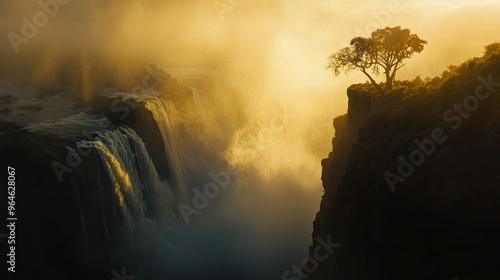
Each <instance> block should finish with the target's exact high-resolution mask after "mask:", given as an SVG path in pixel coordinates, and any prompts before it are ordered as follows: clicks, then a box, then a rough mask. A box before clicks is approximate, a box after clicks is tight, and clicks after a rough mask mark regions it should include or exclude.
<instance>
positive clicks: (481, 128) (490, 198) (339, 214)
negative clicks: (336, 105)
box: [310, 43, 500, 280]
mask: <svg viewBox="0 0 500 280" xmlns="http://www.w3.org/2000/svg"><path fill="white" fill-rule="evenodd" d="M349 92H350V96H349V97H350V102H351V98H358V99H357V100H360V102H361V101H362V102H368V104H369V105H370V106H368V107H369V108H370V112H369V114H365V115H363V114H358V118H355V119H352V118H351V116H349V124H348V125H349V130H351V129H354V128H355V129H358V130H359V131H357V132H359V133H356V134H354V135H355V136H354V137H355V139H350V142H352V143H355V144H354V145H353V146H352V150H351V154H350V157H349V159H348V161H347V165H346V169H345V173H343V177H342V179H341V182H340V183H339V184H336V185H334V184H332V181H331V180H324V187H325V197H324V198H323V203H322V207H321V211H320V213H318V216H317V219H316V221H315V231H314V233H313V239H314V240H316V238H318V237H322V238H326V236H330V237H331V238H332V240H333V242H337V243H341V244H342V246H341V247H340V248H339V249H338V250H337V252H336V253H335V257H332V258H330V259H328V260H327V261H325V262H322V263H321V264H320V265H319V267H318V269H317V271H316V274H314V275H312V277H311V278H310V279H346V280H347V279H370V280H371V279H401V278H403V279H446V278H447V279H454V278H455V277H456V276H458V279H493V277H498V276H499V275H500V272H499V271H498V269H497V267H498V265H497V264H498V262H499V261H500V255H499V254H498V252H500V241H499V240H498V236H499V235H500V226H499V225H500V215H499V213H500V203H498V202H499V201H500V175H499V174H500V162H499V160H498V159H499V158H500V98H499V97H498V94H499V92H500V43H493V44H490V45H488V46H487V47H486V48H485V53H484V56H483V57H479V58H473V59H470V60H468V61H466V62H465V63H463V64H462V65H459V66H450V67H448V69H447V70H446V71H444V72H443V73H442V74H441V75H440V76H439V77H435V78H432V79H431V78H427V79H425V80H423V79H421V78H419V77H417V78H416V79H414V80H412V81H400V82H396V83H395V84H394V88H393V89H391V90H389V91H388V92H387V95H377V93H376V92H374V90H373V89H372V88H371V87H370V84H360V85H354V86H352V87H351V88H350V89H349ZM367 100H368V101H367ZM363 108H365V109H363ZM354 110H366V106H365V107H363V106H360V105H359V104H352V106H351V104H350V105H349V112H348V114H349V115H351V114H356V113H359V112H355V111H354ZM354 121H355V122H356V123H353V122H354ZM353 126H354V128H353ZM436 132H439V133H438V134H439V135H438V134H436ZM342 133H346V132H345V131H344V132H342ZM336 134H337V138H338V137H339V136H338V134H339V131H337V133H336ZM438 140H439V141H438ZM334 154H335V153H332V154H331V156H330V158H329V159H326V160H325V161H326V162H333V161H335V160H336V159H335V158H333V157H332V155H334ZM323 166H324V170H323V177H324V178H329V176H333V173H335V172H337V171H338V170H335V169H334V168H332V167H331V166H332V164H325V162H324V163H323ZM325 174H326V175H325ZM387 174H391V175H389V176H387ZM337 176H338V175H337ZM325 201H330V202H331V203H326V202H325ZM315 245H316V244H313V247H312V248H314V246H315Z"/></svg>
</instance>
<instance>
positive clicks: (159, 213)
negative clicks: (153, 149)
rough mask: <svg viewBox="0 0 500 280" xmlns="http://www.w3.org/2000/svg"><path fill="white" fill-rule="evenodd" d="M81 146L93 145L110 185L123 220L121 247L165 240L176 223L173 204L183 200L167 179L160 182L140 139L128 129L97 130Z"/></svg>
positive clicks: (139, 245)
mask: <svg viewBox="0 0 500 280" xmlns="http://www.w3.org/2000/svg"><path fill="white" fill-rule="evenodd" d="M78 146H80V147H82V148H94V149H95V150H96V151H97V152H98V154H99V156H100V158H101V160H102V162H103V164H104V166H105V169H106V170H105V171H104V172H106V173H107V174H108V175H109V178H110V180H111V182H112V184H113V186H112V187H113V191H114V194H115V197H116V199H117V201H118V203H119V206H120V207H119V209H120V215H121V218H122V219H123V225H122V230H121V231H120V236H119V240H120V244H121V245H123V247H121V248H120V249H122V250H131V249H134V248H135V249H137V248H143V247H147V246H148V245H151V243H153V242H159V241H160V240H167V236H166V234H167V233H168V231H169V227H170V225H172V224H175V220H176V214H175V205H177V204H178V203H180V202H181V201H183V198H182V197H179V196H177V195H176V193H175V192H174V191H173V190H172V188H171V185H170V183H169V182H167V181H161V180H160V179H159V176H158V173H157V171H156V168H155V166H154V165H153V162H152V160H151V158H150V156H149V154H148V152H147V150H146V147H145V146H144V143H143V142H142V139H141V138H140V137H139V136H138V135H137V134H136V133H135V132H134V131H133V130H132V129H130V128H125V127H120V128H117V129H115V130H111V131H105V132H99V133H98V135H97V137H96V140H95V141H86V140H84V141H80V142H78Z"/></svg>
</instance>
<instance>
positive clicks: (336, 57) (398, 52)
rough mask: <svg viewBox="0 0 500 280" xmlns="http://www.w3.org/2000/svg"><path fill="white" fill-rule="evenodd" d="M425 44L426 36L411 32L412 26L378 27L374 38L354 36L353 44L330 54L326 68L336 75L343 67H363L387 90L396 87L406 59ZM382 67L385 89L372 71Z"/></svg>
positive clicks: (371, 80)
mask: <svg viewBox="0 0 500 280" xmlns="http://www.w3.org/2000/svg"><path fill="white" fill-rule="evenodd" d="M425 44H427V42H426V41H425V40H422V39H420V38H419V37H418V36H417V35H416V34H411V32H410V30H409V29H401V27H400V26H396V27H386V28H384V29H378V30H376V31H374V32H373V33H372V34H371V37H370V38H365V37H355V38H353V39H352V40H351V42H350V46H349V47H345V48H342V49H340V50H338V51H337V52H335V53H333V54H332V55H331V56H330V57H329V58H328V59H329V63H328V65H327V67H326V68H327V69H331V70H332V71H333V72H334V74H335V75H339V74H340V73H341V72H342V71H343V72H345V73H346V74H347V73H349V72H350V71H352V70H360V71H361V72H362V73H363V74H365V75H366V76H367V77H368V79H369V80H370V82H371V83H372V85H373V86H374V87H375V88H376V89H377V91H378V92H380V93H384V92H385V91H387V90H390V89H392V85H393V81H394V79H395V78H396V72H397V71H398V70H399V69H401V68H402V67H403V66H404V65H405V63H404V60H406V59H408V58H410V57H412V56H413V54H415V53H420V52H422V50H423V49H424V45H425ZM380 70H382V71H383V73H384V74H385V78H386V80H385V89H383V88H382V87H381V86H380V85H379V84H378V83H377V82H376V81H375V80H374V79H373V77H372V76H371V75H370V73H369V72H370V71H371V72H372V73H374V74H375V75H378V74H379V73H380Z"/></svg>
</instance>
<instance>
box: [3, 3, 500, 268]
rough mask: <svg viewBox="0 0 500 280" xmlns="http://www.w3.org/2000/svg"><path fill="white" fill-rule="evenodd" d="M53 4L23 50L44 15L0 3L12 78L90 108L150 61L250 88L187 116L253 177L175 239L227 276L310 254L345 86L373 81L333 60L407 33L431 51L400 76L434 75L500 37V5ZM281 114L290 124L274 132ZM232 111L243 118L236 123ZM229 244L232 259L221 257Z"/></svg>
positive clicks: (6, 67) (129, 83)
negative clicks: (58, 89)
mask: <svg viewBox="0 0 500 280" xmlns="http://www.w3.org/2000/svg"><path fill="white" fill-rule="evenodd" d="M54 1H55V0H54ZM54 1H52V2H51V1H45V2H47V3H48V2H51V3H58V11H57V12H54V16H50V17H49V18H48V20H47V23H46V24H45V25H44V26H43V27H39V28H37V31H36V32H35V31H33V34H34V35H32V38H29V39H26V42H25V43H24V42H23V43H18V41H13V40H14V39H12V38H13V37H12V35H9V34H12V33H15V34H16V35H19V36H23V30H22V29H23V26H24V24H25V23H24V22H23V20H22V19H23V18H24V17H26V18H27V19H28V21H30V22H33V15H35V14H36V13H38V12H40V11H43V9H42V7H41V6H40V5H39V4H38V1H35V0H30V1H22V2H20V1H10V0H9V1H2V2H1V3H0V21H1V25H0V33H1V34H4V36H3V37H2V38H3V39H2V40H0V61H1V65H0V78H6V77H14V78H18V79H22V80H24V81H26V82H28V83H30V84H33V85H36V86H51V85H54V84H61V85H63V86H65V87H67V88H68V92H69V93H70V95H71V96H72V97H74V98H75V99H77V100H79V101H80V102H82V103H84V104H85V103H90V102H92V100H93V97H94V96H95V95H97V94H99V93H100V91H102V90H103V89H106V88H108V87H115V88H121V89H124V90H127V89H128V90H129V89H131V88H133V87H134V86H135V85H137V81H138V80H137V78H138V77H140V73H141V72H142V71H143V70H144V66H145V65H148V64H159V65H162V67H164V69H166V71H167V72H169V70H171V71H170V74H171V75H172V76H173V77H176V78H178V79H179V80H180V81H182V82H183V83H186V84H187V85H189V86H190V87H192V88H193V89H196V88H197V84H196V82H197V81H196V79H194V78H193V76H194V74H193V73H194V72H195V71H201V72H204V71H205V72H208V73H212V74H214V73H217V75H216V76H218V77H223V78H224V79H228V80H227V81H228V83H229V84H231V87H234V88H238V89H239V90H238V91H233V94H227V93H225V92H212V93H210V94H211V95H210V96H208V95H203V93H201V95H202V96H201V97H200V96H198V98H201V99H200V100H202V101H200V102H199V104H198V105H199V106H198V107H191V108H188V109H189V110H196V111H197V113H196V116H197V117H198V118H199V120H197V121H196V122H198V124H200V123H201V125H203V126H204V129H205V131H209V132H208V133H207V134H205V135H204V137H206V139H208V140H206V142H205V143H204V144H205V145H206V147H210V148H211V149H212V153H214V154H218V155H219V156H220V157H221V158H223V159H224V160H227V161H228V162H230V163H231V164H235V165H238V166H240V167H244V172H243V173H242V175H240V176H238V177H237V179H236V180H235V181H234V182H233V183H232V186H231V190H230V191H228V192H227V193H226V194H224V195H223V196H222V197H221V198H220V199H218V201H217V202H215V203H214V205H213V207H212V206H211V208H210V209H209V210H208V211H207V212H204V213H202V214H201V215H200V216H197V217H195V218H194V219H195V225H193V226H192V227H186V228H182V230H181V231H180V232H182V233H183V234H180V233H178V236H176V237H175V238H173V239H176V240H177V241H178V243H179V244H181V245H179V246H181V247H182V246H184V245H185V246H187V245H186V244H189V243H192V242H194V243H195V244H194V245H193V247H195V248H194V249H193V248H191V249H192V250H193V251H194V252H195V253H193V252H191V251H190V250H191V249H190V248H187V247H184V248H181V249H179V250H180V251H183V252H186V253H185V258H184V259H183V258H182V257H181V258H180V260H179V263H175V264H182V265H184V266H186V265H187V264H192V263H197V262H198V263H199V262H200V260H204V259H205V260H206V259H210V258H214V260H213V262H214V263H217V264H206V266H207V267H211V266H214V267H219V268H220V269H221V270H222V268H223V267H225V266H227V265H228V264H227V262H228V261H231V259H232V257H233V256H244V257H242V258H241V263H237V264H234V267H235V270H236V271H239V272H238V273H239V274H238V273H236V275H245V274H246V273H250V272H249V270H253V271H254V272H255V270H258V269H261V270H262V271H258V272H255V273H256V275H273V276H277V277H280V276H281V274H280V272H284V271H285V270H286V269H288V268H289V267H290V266H291V265H293V264H300V263H301V262H302V259H303V258H304V257H306V256H307V249H308V246H309V244H311V237H310V236H311V232H312V221H313V220H314V215H315V213H316V212H317V211H318V210H319V204H320V199H321V195H322V187H321V165H320V163H321V159H322V158H324V157H326V156H327V155H328V152H329V151H331V138H332V136H333V135H334V131H333V127H332V119H333V118H334V117H335V116H338V115H342V114H345V113H346V110H347V97H346V94H345V92H346V88H347V87H348V86H349V85H350V84H353V83H360V82H365V80H366V78H365V77H364V76H363V75H362V74H359V73H351V74H350V75H349V76H345V75H341V76H339V77H334V76H333V75H332V73H330V72H329V71H327V70H325V65H326V63H327V57H328V56H329V55H330V54H331V53H332V52H334V51H336V50H338V49H339V48H341V47H343V46H346V45H347V44H348V43H349V41H350V39H351V38H353V37H355V36H359V35H362V36H369V35H370V34H369V32H371V31H374V30H375V29H377V28H383V27H385V26H397V25H400V26H402V27H404V28H409V29H410V30H412V33H416V34H418V35H419V36H420V37H421V38H422V39H424V40H427V41H428V42H429V43H428V45H427V46H426V48H425V49H424V51H423V52H422V54H419V55H416V56H415V58H412V59H410V60H408V62H407V66H406V67H405V68H403V69H402V70H401V72H400V73H399V74H400V75H399V76H398V77H397V78H399V79H413V78H415V77H416V76H421V77H427V76H431V77H432V76H435V75H439V74H440V73H441V72H442V71H444V70H445V69H446V67H447V66H448V65H450V64H458V63H460V62H462V61H464V60H465V59H467V58H469V57H473V56H479V55H481V53H482V48H483V46H484V45H487V44H488V43H491V42H494V41H495V40H496V39H497V38H498V34H500V33H499V31H500V24H499V23H500V20H499V19H498V13H499V12H500V4H499V3H495V2H494V1H451V0H450V1H441V2H440V3H439V5H438V4H436V3H435V2H431V1H411V2H410V1H406V0H401V1H393V0H388V1H367V0H365V1H356V3H350V2H346V1H334V0H312V1H304V0H273V1H266V0H243V1H240V2H238V4H236V5H230V8H228V10H224V12H221V10H218V9H217V8H216V7H215V6H214V3H216V2H215V1H205V0H190V1H182V0H178V1H173V0H172V1H159V0H156V1H155V0H137V1H118V0H107V1H104V0H86V1H83V0H70V1H67V3H66V4H61V3H62V2H64V1H62V0H61V3H60V2H54ZM226 5H229V4H226ZM431 5H432V8H431ZM226 7H228V6H226ZM388 7H391V8H388ZM431 9H432V11H430V10H431ZM391 10H392V11H391ZM360 33H361V34H360ZM464 38H468V39H464ZM16 40H18V39H16ZM13 42H17V43H13ZM181 70H182V71H181ZM214 75H215V74H214ZM195 76H199V75H195ZM228 77H229V78H228ZM220 88H224V87H223V86H222V87H220ZM198 94H200V93H198ZM195 97H196V96H195ZM203 100H205V101H203ZM204 102H205V103H204ZM200 104H201V105H200ZM235 104H237V105H238V106H234V105H235ZM276 115H278V116H279V120H280V122H282V123H280V128H279V129H276V130H273V131H272V132H271V133H270V135H269V134H268V135H267V136H266V137H265V138H263V136H262V131H264V130H265V129H267V131H269V127H270V126H271V125H272V122H273V121H274V119H275V118H276ZM227 116H231V117H232V118H233V117H234V118H233V120H230V121H228V122H233V123H232V124H231V125H227V126H226V124H225V122H226V121H227V120H226V119H228V117H227ZM284 116H286V118H285V117H284ZM214 120H217V121H214ZM187 125H190V123H189V122H188V123H187ZM227 127H230V129H229V130H228V129H227ZM263 139H264V140H263ZM200 165H202V164H200ZM207 165H208V164H207ZM219 167H220V166H217V168H219ZM198 170H203V171H204V172H206V171H209V170H210V169H209V168H207V167H206V166H204V167H200V168H199V169H198ZM212 171H218V170H212ZM205 179H208V177H207V176H206V175H202V176H201V177H200V178H197V179H193V180H194V181H196V182H203V181H204V180H205ZM222 232H223V233H224V234H225V235H224V236H221V235H218V233H222ZM226 235H229V236H226ZM193 240H196V241H193ZM252 244H258V246H254V245H252ZM217 245H220V247H224V246H230V247H231V248H234V251H232V252H230V253H227V255H223V256H217V257H214V256H215V255H216V254H217V252H218V251H219V249H220V247H219V246H217ZM200 252H203V254H202V253H200ZM283 252H287V253H286V254H285V255H286V257H283V254H284V253H283ZM191 253H193V254H194V255H196V256H195V257H193V254H191ZM245 259H246V260H248V261H247V262H245V261H244V260H245ZM249 263H254V264H255V267H250V266H249ZM266 264H268V265H269V264H276V266H275V267H273V268H272V269H264V266H265V265H266ZM171 265H172V266H174V264H171ZM254 269H255V270H254ZM201 270H203V269H201ZM269 270H270V271H269ZM179 273H181V272H179ZM233 275H234V274H233Z"/></svg>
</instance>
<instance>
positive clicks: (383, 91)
mask: <svg viewBox="0 0 500 280" xmlns="http://www.w3.org/2000/svg"><path fill="white" fill-rule="evenodd" d="M361 72H363V74H365V75H366V76H367V77H368V79H370V83H371V84H372V85H373V87H375V89H376V90H377V92H378V93H380V94H385V90H384V89H383V88H382V87H381V86H380V85H379V84H378V83H377V82H376V81H375V80H374V79H373V78H372V76H370V74H368V73H367V72H366V71H361Z"/></svg>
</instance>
